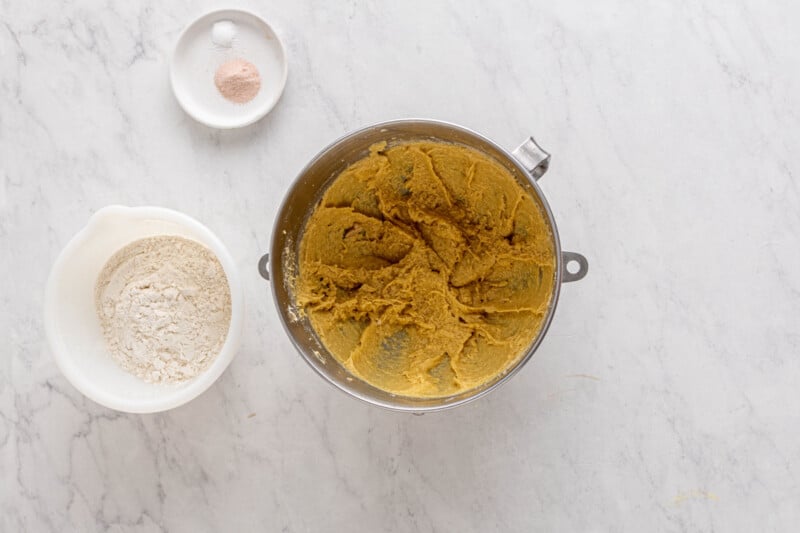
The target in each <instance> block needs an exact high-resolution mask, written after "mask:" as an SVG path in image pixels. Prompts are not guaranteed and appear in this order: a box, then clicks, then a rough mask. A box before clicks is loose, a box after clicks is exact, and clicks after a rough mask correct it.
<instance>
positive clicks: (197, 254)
mask: <svg viewBox="0 0 800 533" xmlns="http://www.w3.org/2000/svg"><path fill="white" fill-rule="evenodd" d="M95 303H96V306H97V313H98V315H99V316H100V322H101V324H102V327H103V334H104V336H105V338H106V341H107V343H108V347H109V349H110V351H111V354H112V355H113V356H114V359H116V361H117V362H118V363H119V364H120V365H121V366H122V367H123V368H124V369H125V370H127V371H128V372H130V373H131V374H134V375H136V376H138V377H140V378H142V379H144V380H145V381H149V382H151V383H163V382H180V381H185V380H187V379H191V378H193V377H195V376H197V375H198V374H199V373H200V372H202V371H203V370H204V369H206V368H207V367H208V365H209V364H210V363H211V361H213V360H214V358H215V357H216V356H217V354H219V351H220V349H221V348H222V345H223V343H224V342H225V337H226V335H227V333H228V326H229V325H230V321H231V295H230V288H229V287H228V280H227V278H226V277H225V271H224V270H223V269H222V265H221V264H220V262H219V260H218V259H217V258H216V256H215V255H214V254H213V253H212V252H211V251H210V250H208V249H207V248H206V247H205V246H203V245H202V244H200V243H197V242H195V241H191V240H188V239H184V238H182V237H175V236H160V237H149V238H146V239H141V240H138V241H135V242H132V243H131V244H129V245H127V246H125V247H124V248H122V249H121V250H119V251H118V252H117V253H115V254H114V255H113V256H112V257H111V259H109V260H108V262H107V263H106V265H105V266H104V267H103V270H102V272H100V276H99V277H98V279H97V286H96V287H95Z"/></svg>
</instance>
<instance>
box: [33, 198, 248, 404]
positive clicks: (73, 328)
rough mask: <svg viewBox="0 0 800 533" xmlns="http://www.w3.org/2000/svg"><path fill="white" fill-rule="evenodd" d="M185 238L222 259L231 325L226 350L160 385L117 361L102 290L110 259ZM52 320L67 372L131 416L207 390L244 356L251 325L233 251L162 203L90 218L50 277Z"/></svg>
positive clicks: (47, 321) (47, 316) (93, 395)
mask: <svg viewBox="0 0 800 533" xmlns="http://www.w3.org/2000/svg"><path fill="white" fill-rule="evenodd" d="M157 235H177V236H181V237H185V238H188V239H193V240H195V241H197V242H200V243H202V244H204V245H205V246H207V247H208V248H209V249H210V250H211V251H212V252H214V254H215V255H216V256H217V258H218V259H219V262H220V263H221V264H222V268H223V269H224V271H225V276H226V277H227V278H228V286H229V287H230V293H231V323H230V327H229V328H228V336H227V338H226V339H225V343H224V344H223V346H222V350H221V351H220V353H219V355H217V357H216V359H214V361H213V362H212V363H211V365H210V366H209V367H208V368H207V369H206V370H205V371H203V372H202V373H201V374H200V375H199V376H197V377H195V378H194V379H191V380H188V381H185V382H183V383H177V384H154V383H147V382H145V381H144V380H142V379H140V378H138V377H136V376H134V375H133V374H130V373H128V372H126V371H125V370H123V369H122V367H120V366H119V365H118V364H117V362H116V361H115V360H114V359H112V357H111V354H110V353H109V352H108V348H107V346H106V341H105V339H104V337H103V333H102V329H101V326H100V319H99V318H98V316H97V310H96V309H95V298H94V289H95V284H96V282H97V276H98V275H99V274H100V271H101V270H102V268H103V266H104V265H105V263H106V261H108V259H109V258H110V257H111V256H112V255H113V254H114V253H115V252H116V251H118V250H119V249H120V248H122V247H124V246H125V245H127V244H129V243H131V242H133V241H135V240H138V239H143V238H145V237H153V236H157ZM44 302H45V303H44V325H45V330H46V332H47V338H48V340H49V342H50V347H51V349H52V351H53V356H54V357H55V360H56V363H57V364H58V367H59V368H60V369H61V371H62V372H63V373H64V376H66V378H67V379H68V380H69V381H70V382H71V383H72V384H73V385H74V386H75V388H76V389H78V390H79V391H81V392H82V393H83V394H85V395H86V396H87V397H88V398H90V399H91V400H94V401H95V402H97V403H99V404H102V405H105V406H106V407H110V408H111V409H116V410H118V411H125V412H128V413H155V412H158V411H165V410H167V409H172V408H173V407H178V406H179V405H182V404H184V403H186V402H188V401H190V400H192V399H193V398H195V397H196V396H198V395H200V394H201V393H202V392H203V391H205V390H206V389H207V388H208V387H210V386H211V384H212V383H214V382H215V381H216V380H217V378H218V377H219V376H220V375H221V374H222V372H224V371H225V369H226V368H227V367H228V365H229V364H230V362H231V361H232V360H233V357H234V356H235V355H236V352H237V350H238V349H239V345H240V343H241V337H242V325H243V323H244V293H243V291H242V284H241V280H240V279H239V273H238V271H237V269H236V264H235V263H234V261H233V258H232V257H231V255H230V253H228V250H227V249H226V248H225V246H224V245H223V244H222V242H221V241H220V240H219V239H218V238H217V237H216V236H215V235H214V234H213V233H212V232H211V231H210V230H209V229H208V228H206V227H205V226H203V225H202V224H200V223H199V222H197V221H196V220H195V219H193V218H191V217H189V216H187V215H184V214H182V213H179V212H177V211H173V210H171V209H164V208H161V207H124V206H118V205H113V206H108V207H105V208H103V209H101V210H99V211H98V212H97V213H95V214H94V215H93V216H92V217H91V218H90V219H89V222H88V224H87V225H86V227H85V228H83V229H82V230H81V231H79V232H78V233H77V234H76V235H75V236H74V237H73V238H72V240H70V241H69V243H68V244H67V246H66V247H65V248H64V249H63V250H62V251H61V254H60V255H59V256H58V259H56V262H55V264H54V265H53V269H52V270H51V271H50V277H49V278H48V280H47V287H46V289H45V299H44Z"/></svg>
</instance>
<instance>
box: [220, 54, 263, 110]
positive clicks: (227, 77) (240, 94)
mask: <svg viewBox="0 0 800 533" xmlns="http://www.w3.org/2000/svg"><path fill="white" fill-rule="evenodd" d="M214 84H215V85H216V86H217V89H219V92H220V94H222V96H224V97H225V98H227V99H228V100H230V101H231V102H235V103H237V104H245V103H247V102H249V101H250V100H252V99H253V98H255V97H256V95H257V94H258V91H259V90H260V89H261V76H259V74H258V69H257V68H256V66H255V65H253V64H252V63H250V62H249V61H245V60H244V59H232V60H230V61H228V62H227V63H224V64H223V65H222V66H220V67H219V68H218V69H217V73H216V74H215V75H214Z"/></svg>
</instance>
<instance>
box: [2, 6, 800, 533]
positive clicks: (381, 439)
mask: <svg viewBox="0 0 800 533" xmlns="http://www.w3.org/2000/svg"><path fill="white" fill-rule="evenodd" d="M62 4H63V5H62ZM71 4H72V5H70V6H67V5H66V3H61V2H21V1H18V0H13V1H9V0H0V250H2V254H0V273H1V274H2V279H3V282H2V285H0V304H2V308H3V311H2V314H0V335H1V336H2V339H3V343H2V345H3V349H2V352H1V353H2V358H1V359H0V360H1V362H0V479H2V483H0V531H4V532H5V531H37V532H38V531H91V530H95V529H97V530H109V531H247V530H262V531H263V530H267V531H344V530H360V531H370V532H378V531H421V532H430V531H439V532H446V531H476V532H489V531H636V532H638V531H692V532H696V531H704V532H710V531H725V532H727V531H748V532H749V531H790V530H793V529H796V527H797V524H798V522H799V521H800V486H798V483H799V482H800V393H799V392H798V384H800V353H799V352H800V269H799V268H798V267H800V245H799V243H798V239H799V238H800V193H799V192H798V187H799V186H798V179H800V165H798V162H797V158H798V154H797V149H798V147H800V106H799V105H798V94H800V52H799V51H800V32H798V31H797V28H796V21H797V19H798V17H800V4H798V3H797V2H792V1H790V0H779V1H773V2H768V3H763V2H757V1H755V0H746V1H745V0H738V1H736V2H707V3H706V4H705V5H703V4H699V3H697V2H691V1H690V2H657V1H646V2H626V1H622V0H611V1H607V2H572V1H568V2H545V1H539V0H537V1H535V2H531V1H518V2H513V3H512V2H498V3H495V7H493V8H492V9H488V8H487V7H486V6H487V5H488V4H487V3H486V2H479V1H476V0H469V1H467V0H462V1H458V2H456V1H451V2H427V1H422V0H417V1H413V2H311V1H310V0H305V1H302V2H276V1H272V2H256V1H251V2H242V4H241V5H243V6H251V7H258V9H259V11H261V12H262V13H264V14H265V15H266V16H267V17H268V18H269V19H270V20H271V21H273V22H274V24H275V26H276V28H277V29H278V31H279V32H280V33H281V34H282V35H283V37H284V38H285V41H286V44H287V48H288V55H289V60H290V75H289V82H288V85H287V88H286V93H285V94H284V98H283V100H282V101H281V102H280V104H279V105H278V106H277V108H276V109H275V110H274V111H273V113H272V114H270V115H269V116H268V117H267V118H266V119H265V120H263V121H261V122H260V123H258V124H257V125H255V126H253V127H250V128H247V129H244V130H241V131H231V132H219V131H213V130H210V129H207V128H205V127H202V126H200V125H198V124H196V123H194V122H193V121H192V120H191V119H189V118H188V117H187V116H186V115H185V114H184V113H183V112H182V111H181V110H180V109H179V108H178V106H177V104H176V102H175V101H174V99H173V97H172V95H171V93H170V91H169V86H168V82H167V62H168V58H169V53H170V50H171V47H172V45H173V42H174V40H175V38H176V36H177V34H178V32H179V31H180V29H181V28H182V27H183V26H184V25H185V24H186V23H188V22H189V20H190V19H191V18H192V17H194V16H195V15H198V14H199V13H200V12H202V11H204V10H206V9H208V8H211V7H215V3H214V2H208V1H201V2H189V1H188V0H184V1H181V2H155V1H152V0H143V1H134V2H129V1H123V0H111V1H109V2H94V1H91V0H77V1H76V2H72V3H71ZM410 115H416V116H426V117H433V118H440V119H447V120H452V121H455V122H458V123H462V124H464V125H466V126H469V127H472V128H474V129H477V130H478V131H481V132H483V133H484V134H486V135H488V136H490V137H492V138H494V139H496V140H497V141H498V142H499V143H500V144H503V145H505V146H508V147H513V146H515V145H516V144H517V143H518V142H519V141H521V140H522V139H523V138H524V137H525V136H527V135H528V134H535V135H536V137H537V139H538V140H539V141H540V142H541V143H542V144H543V145H544V146H545V147H546V148H548V149H549V150H550V151H552V153H553V154H554V155H553V162H552V165H551V168H550V172H549V173H548V175H547V176H546V177H545V178H544V179H543V181H542V182H541V183H542V185H543V187H544V190H545V192H546V194H547V195H548V197H549V199H550V202H551V204H552V207H553V209H554V211H555V214H556V217H557V220H558V221H559V225H560V230H561V234H562V241H563V244H564V247H565V249H568V250H576V251H580V252H582V253H584V254H585V255H586V256H587V257H588V258H589V261H590V262H591V270H590V273H589V276H588V277H587V278H586V279H585V280H583V281H582V282H580V283H575V284H573V285H570V286H567V287H564V290H563V293H562V299H561V302H560V306H559V309H558V313H557V315H556V319H555V322H554V323H553V326H552V328H551V330H550V333H549V335H548V337H547V338H546V340H545V342H544V344H543V345H542V347H541V349H540V350H539V352H537V354H536V357H535V359H534V360H533V361H532V362H531V363H530V364H529V365H528V366H527V367H526V368H525V369H524V370H523V371H522V372H521V373H520V374H518V375H517V376H515V377H514V379H513V380H511V382H510V383H509V384H508V385H506V386H505V387H503V388H501V389H500V390H498V391H496V392H495V393H493V394H491V395H490V396H488V397H487V398H485V399H482V400H481V401H478V402H476V403H473V404H470V405H468V406H465V407H463V408H459V409H457V410H454V411H449V412H444V413H439V414H433V415H425V416H422V417H415V416H409V415H401V414H396V413H390V412H384V411H382V410H379V409H376V408H371V407H369V406H367V405H364V404H362V403H360V402H358V401H356V400H352V399H350V398H348V397H346V396H345V395H343V394H342V393H340V392H338V391H336V390H334V389H333V388H332V387H330V386H329V385H327V384H325V383H324V382H323V381H322V380H320V379H319V378H317V377H316V376H315V375H314V374H313V372H312V371H311V370H310V369H309V368H308V367H307V366H306V365H305V363H304V362H303V361H302V360H301V359H300V357H299V356H298V355H297V354H296V353H295V352H294V350H293V349H292V347H291V345H290V343H289V341H288V340H287V338H286V337H285V336H284V334H283V332H282V330H281V328H280V326H279V323H278V318H277V315H276V313H275V309H274V308H273V305H272V301H271V297H270V296H269V293H268V288H267V285H266V284H265V283H264V282H263V281H262V280H261V279H260V278H259V277H258V275H257V273H256V268H255V265H256V261H257V258H258V257H259V255H260V254H261V253H262V252H264V251H266V247H267V244H268V240H269V233H270V226H271V224H272V219H273V216H274V214H275V211H276V208H277V205H278V203H279V201H280V198H281V196H282V194H283V191H285V189H286V187H287V186H288V184H289V183H290V182H291V180H292V179H293V178H294V176H295V175H296V173H297V171H298V170H299V169H300V168H301V167H302V165H303V164H304V163H305V162H306V161H307V160H308V159H309V158H310V157H311V156H313V155H314V153H316V151H318V150H319V149H320V148H322V147H323V146H324V145H325V144H327V143H328V142H329V141H331V140H333V139H334V138H336V137H338V136H339V135H341V134H343V133H345V132H347V131H349V130H352V129H354V128H357V127H359V126H362V125H366V124H368V123H371V122H374V121H377V120H383V119H390V118H396V117H402V116H410ZM110 203H124V204H130V205H137V204H155V205H163V206H167V207H172V208H175V209H179V210H182V211H185V212H186V213H188V214H190V215H193V216H196V217H197V218H199V219H200V220H202V221H203V222H205V223H206V224H207V225H208V226H210V227H211V228H212V229H213V230H214V231H216V232H217V233H218V235H219V236H220V237H221V238H222V239H223V240H224V241H225V242H226V243H227V244H228V246H229V247H230V249H231V250H232V252H233V254H234V256H235V258H236V259H237V261H238V264H239V266H240V268H241V271H242V273H243V277H244V280H245V285H246V288H247V291H248V301H247V304H248V306H249V316H248V323H247V331H246V335H245V340H244V346H243V348H242V350H241V352H240V353H239V355H238V357H237V358H236V360H235V361H234V362H233V364H232V365H231V367H230V368H229V370H228V371H227V372H226V373H225V374H224V376H223V377H222V378H221V379H220V380H219V381H218V382H217V383H216V384H215V386H213V387H212V388H211V389H210V390H209V391H208V392H207V393H205V394H204V395H203V396H201V397H200V398H198V399H196V400H195V401H193V402H191V403H190V404H188V405H186V406H184V407H181V408H179V409H176V410H174V411H171V412H168V413H165V414H159V415H152V416H138V415H127V414H119V413H115V412H112V411H109V410H108V409H105V408H102V407H100V406H98V405H96V404H94V403H92V402H91V401H89V400H86V399H85V398H84V397H82V396H81V395H80V394H79V393H78V392H77V391H76V390H75V389H73V388H72V387H71V386H70V384H69V383H68V382H67V381H66V380H65V379H64V377H63V376H62V375H61V374H60V373H59V371H58V370H57V368H56V367H55V365H54V363H53V360H52V357H51V354H50V351H49V349H48V347H47V344H46V342H45V340H44V332H43V327H42V292H43V284H44V281H45V279H46V276H47V274H48V271H49V268H50V265H51V263H52V261H53V260H54V259H55V257H56V255H57V253H58V251H59V250H60V249H61V247H62V246H63V245H64V244H65V243H66V242H67V240H68V239H69V238H70V237H71V235H72V234H73V233H74V232H76V231H77V230H78V229H79V228H81V227H82V226H83V224H84V223H85V222H86V219H87V218H88V217H89V216H90V215H91V214H92V212H94V211H95V210H97V209H98V208H100V207H102V206H104V205H106V204H110Z"/></svg>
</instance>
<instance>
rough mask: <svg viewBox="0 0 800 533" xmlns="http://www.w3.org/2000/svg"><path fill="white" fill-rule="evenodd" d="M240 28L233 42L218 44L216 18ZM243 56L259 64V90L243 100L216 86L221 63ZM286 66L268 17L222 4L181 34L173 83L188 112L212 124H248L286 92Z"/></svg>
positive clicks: (172, 71)
mask: <svg viewBox="0 0 800 533" xmlns="http://www.w3.org/2000/svg"><path fill="white" fill-rule="evenodd" d="M222 21H229V22H233V23H234V24H235V25H236V27H237V34H236V36H235V37H234V39H233V44H232V45H231V46H230V47H219V46H215V45H214V44H213V41H212V31H213V30H212V29H213V27H214V23H216V22H222ZM236 58H242V59H245V60H247V61H249V62H251V63H253V65H255V67H256V68H257V69H258V72H259V74H260V75H261V89H260V90H259V91H258V94H257V95H256V96H255V98H253V100H251V101H250V102H247V103H245V104H236V103H233V102H229V101H228V100H226V99H225V98H224V97H223V96H222V95H221V94H220V93H219V91H218V90H217V87H216V85H214V73H215V72H216V70H217V68H218V67H219V66H220V65H222V64H223V63H225V62H226V61H229V60H231V59H236ZM287 73H288V66H287V61H286V51H285V49H284V47H283V44H282V43H281V40H280V38H279V37H278V34H277V33H275V31H274V30H273V29H272V27H271V26H270V25H269V24H267V22H266V21H265V20H264V19H262V18H261V17H259V16H258V15H256V14H255V13H251V12H249V11H245V10H243V9H218V10H215V11H211V12H209V13H206V14H205V15H202V16H200V17H199V18H197V19H196V20H195V21H193V22H192V23H191V24H189V25H188V26H186V29H184V30H183V32H181V34H180V36H179V37H178V41H177V44H176V45H175V50H174V51H173V53H172V59H171V61H170V84H171V85H172V92H173V93H174V94H175V98H177V100H178V103H179V104H180V105H181V107H182V108H183V110H184V111H186V113H187V114H189V116H191V117H192V118H194V119H195V120H197V121H198V122H200V123H202V124H205V125H206V126H210V127H212V128H220V129H229V128H240V127H242V126H248V125H250V124H252V123H254V122H256V121H258V120H259V119H261V118H262V117H263V116H264V115H266V114H267V113H269V112H270V110H272V108H273V107H275V104H277V103H278V100H279V99H280V97H281V94H283V89H284V87H285V86H286V76H287Z"/></svg>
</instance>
